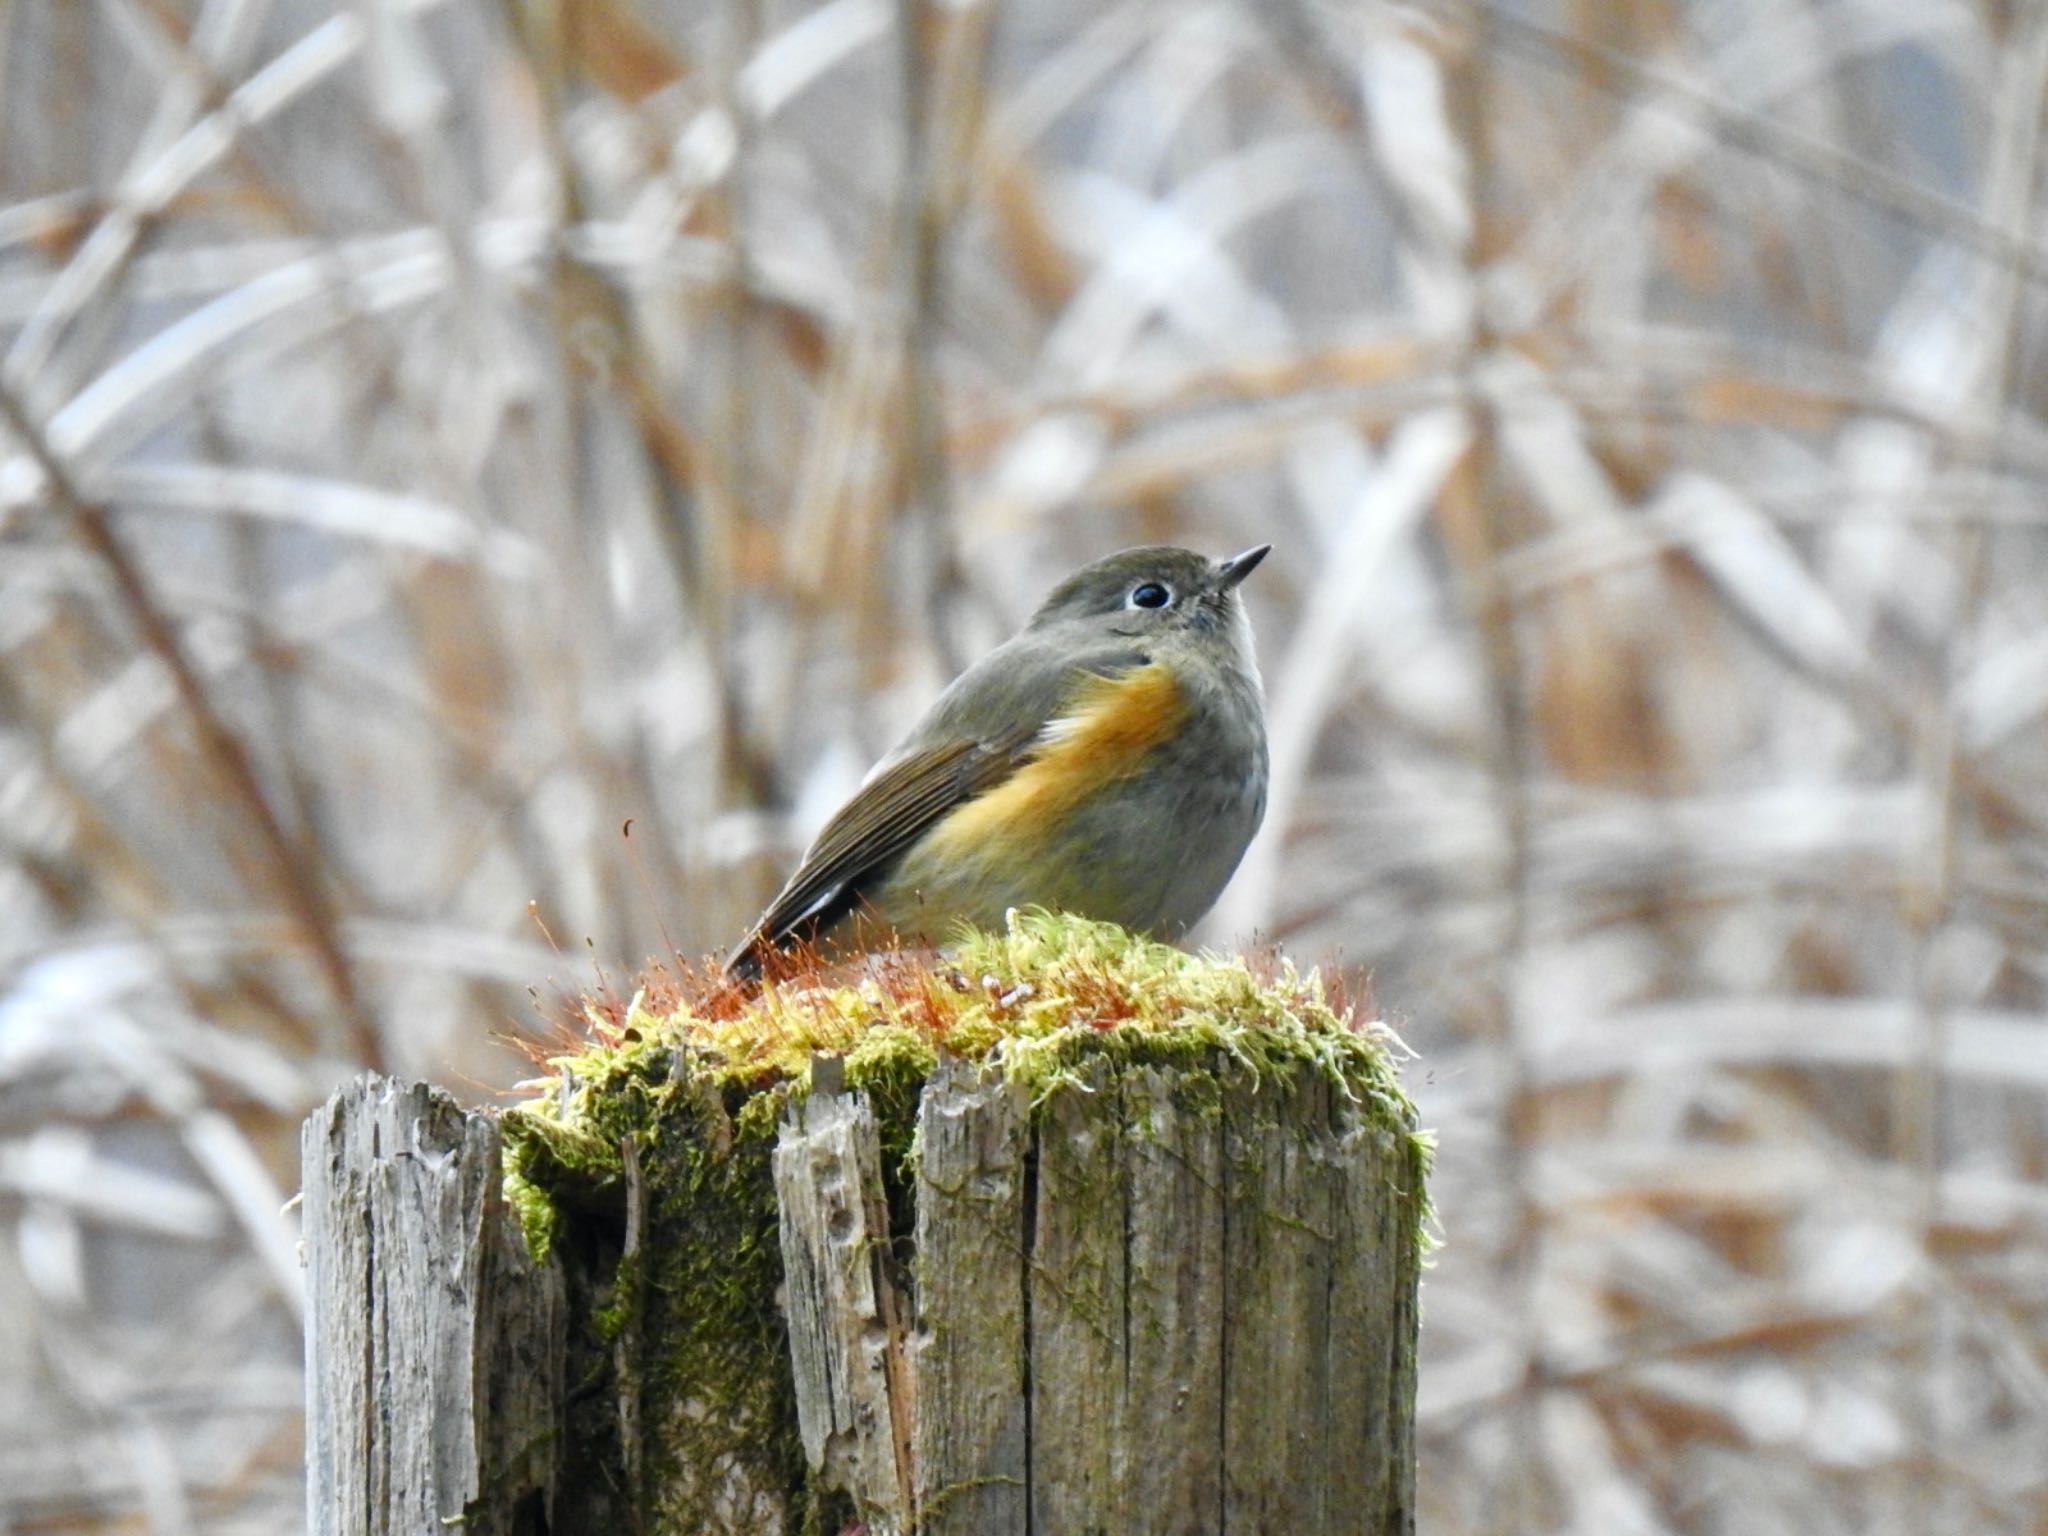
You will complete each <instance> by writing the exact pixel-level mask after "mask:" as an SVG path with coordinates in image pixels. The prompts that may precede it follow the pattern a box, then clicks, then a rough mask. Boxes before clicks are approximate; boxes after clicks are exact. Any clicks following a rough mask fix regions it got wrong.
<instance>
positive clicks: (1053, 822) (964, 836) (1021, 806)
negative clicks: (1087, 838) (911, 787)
mask: <svg viewBox="0 0 2048 1536" xmlns="http://www.w3.org/2000/svg"><path fill="white" fill-rule="evenodd" d="M1186 716H1187V704H1186V702H1185V701H1184V700H1182V698H1181V696H1180V685H1179V684H1178V683H1176V682H1175V681H1174V677H1173V673H1172V672H1171V671H1170V670H1168V669H1167V667H1166V666H1165V665H1163V664H1162V663H1160V662H1156V661H1154V662H1148V663H1147V664H1146V665H1144V666H1142V667H1133V668H1132V669H1131V670H1130V671H1128V672H1122V673H1119V674H1118V675H1117V676H1115V677H1089V678H1086V679H1085V680H1084V681H1083V682H1082V683H1081V686H1080V687H1078V688H1077V689H1075V690H1074V695H1073V697H1072V698H1071V699H1070V700H1068V702H1067V706H1066V708H1065V710H1064V711H1063V712H1062V713H1060V714H1059V715H1057V716H1055V717H1054V718H1053V719H1052V720H1051V721H1049V722H1048V723H1047V725H1046V727H1045V730H1044V731H1043V732H1041V733H1040V735H1039V738H1038V747H1037V749H1036V751H1035V752H1034V753H1033V754H1032V757H1031V759H1030V760H1029V761H1028V762H1026V763H1025V764H1024V766H1023V767H1021V768H1019V769H1018V770H1017V771H1016V772H1015V773H1013V774H1011V775H1010V776H1009V777H1008V778H1007V779H1004V780H1003V781H1002V783H1000V784H998V785H996V786H995V787H994V788H993V789H990V790H988V791H986V792H985V793H983V794H980V795H977V796H975V797H974V798H973V799H972V800H969V801H968V802H967V803H966V804H965V805H963V806H961V807H960V808H959V809H958V810H956V811H954V812H953V814H952V815H950V816H948V817H947V818H946V819H945V820H944V821H942V822H940V823H939V825H938V826H937V827H935V828H933V829H932V832H931V835H930V841H931V843H932V844H933V845H934V846H933V849H932V851H933V852H936V853H942V854H943V853H963V854H964V853H981V854H983V855H986V854H988V853H991V852H994V851H996V850H998V849H1000V848H1001V847H1002V845H1004V844H1005V843H1010V842H1013V841H1022V842H1025V843H1032V844H1035V843H1037V842H1039V841H1041V840H1043V839H1044V838H1046V837H1047V836H1049V835H1050V834H1051V833H1052V832H1053V831H1054V830H1055V829H1056V828H1057V827H1058V826H1059V825H1060V823H1061V822H1063V821H1065V820H1066V818H1067V817H1068V816H1069V815H1070V814H1072V812H1073V810H1074V808H1075V807H1076V806H1078V805H1080V804H1081V802H1082V801H1084V800H1086V799H1087V798H1088V797H1089V795H1091V794H1093V793H1094V792H1095V791H1096V790H1098V789H1101V788H1102V787H1103V785H1104V784H1105V783H1108V782H1110V781H1113V780H1116V779H1120V778H1123V777H1125V776H1126V775H1128V774H1130V773H1132V772H1134V771H1136V769H1137V767H1138V764H1139V763H1140V762H1142V761H1143V760H1144V757H1145V754H1146V753H1147V752H1149V751H1151V750H1152V748H1154V747H1156V746H1158V745H1159V744H1160V743H1161V742H1162V741H1165V740H1167V739H1168V738H1169V737H1170V736H1172V734H1173V732H1174V731H1175V729H1176V728H1177V727H1178V726H1179V725H1180V723H1181V721H1182V720H1183V719H1185V718H1186Z"/></svg>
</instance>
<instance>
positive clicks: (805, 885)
mask: <svg viewBox="0 0 2048 1536" xmlns="http://www.w3.org/2000/svg"><path fill="white" fill-rule="evenodd" d="M1036 734H1037V723H1036V722H1033V724H1032V726H1031V727H1030V728H1028V729H1024V730H1020V731H1017V732H1013V733H1010V734H1009V735H1007V736H1005V737H1004V738H1003V739H1001V740H998V741H993V742H984V741H949V742H946V743H944V744H942V745H940V746H936V747H929V748H926V749H924V750H921V751H913V752H910V753H907V754H906V755H904V756H903V757H902V758H900V759H898V760H897V761H896V762H893V763H890V764H888V765H887V766H885V767H884V768H883V769H882V770H881V771H880V772H879V773H877V774H876V775H875V776H874V777H873V778H872V779H870V780H868V782H867V783H865V784H863V785H862V786H861V787H860V789H859V790H857V791H856V792H855V794H854V796H853V798H852V799H851V800H849V801H847V802H846V804H845V805H844V806H842V807H841V808H840V810H839V813H838V814H837V815H835V816H834V817H833V818H832V819H831V820H830V821H829V822H827V823H826V824H825V829H824V830H823V831H822V832H820V833H819V834H818V838H817V841H816V842H814V843H812V844H811V848H810V852H808V853H807V854H805V855H804V861H803V863H802V864H800V865H798V866H797V870H796V873H795V874H793V875H791V876H790V877H789V883H788V884H787V885H785V886H783V888H782V890H781V892H780V893H779V894H777V896H776V898H775V900H774V901H772V902H770V903H769V905H768V910H767V911H766V912H764V913H762V914H761V920H760V921H759V922H757V923H756V924H755V925H754V928H753V931H752V932H751V933H749V934H748V935H747V936H746V938H744V939H742V940H741V941H740V943H739V944H738V945H737V946H736V947H735V948H734V950H733V952H732V955H731V957H730V958H729V959H728V960H727V961H726V969H727V970H728V971H741V970H748V969H751V968H752V967H751V964H750V962H755V961H758V958H759V955H760V953H761V951H762V950H763V949H768V948H774V947H775V946H777V945H780V944H782V943H785V942H786V941H788V940H789V939H791V938H794V937H797V936H799V935H800V934H802V933H803V932H804V931H806V930H807V929H809V928H812V927H815V926H817V924H818V922H819V921H820V920H824V921H829V920H830V918H832V917H835V916H837V915H838V914H839V913H840V912H842V911H845V910H847V909H848V908H849V907H850V906H851V905H852V903H853V901H854V900H856V899H858V891H857V887H858V886H859V885H860V883H861V882H862V880H863V879H864V878H866V877H867V876H869V875H872V874H875V873H877V872H879V871H880V870H881V869H882V868H883V867H884V866H886V865H887V864H889V863H890V862H891V861H892V860H894V859H895V858H896V857H897V856H898V855H899V854H901V853H903V852H904V850H905V849H907V848H909V847H910V845H911V844H912V843H914V842H916V841H917V839H918V838H919V837H920V836H921V835H922V834H923V833H924V832H925V830H926V829H927V828H929V827H930V826H931V825H932V824H933V823H934V822H936V821H938V820H939V819H940V818H941V817H943V816H944V815H945V814H946V813H947V812H948V811H950V810H951V809H953V807H954V806H956V805H959V804H960V803H961V802H962V801H963V800H968V799H971V798H972V797H973V796H975V795H978V794H980V793H981V792H982V791H983V790H985V789H988V788H989V787H990V786H992V785H994V784H996V783H999V782H1000V781H1001V780H1003V779H1004V778H1007V777H1008V776H1009V775H1010V774H1011V773H1013V772H1014V771H1015V770H1016V768H1017V766H1018V764H1019V763H1020V762H1022V761H1023V759H1024V758H1025V757H1026V756H1027V755H1028V750H1027V749H1028V748H1029V746H1030V744H1031V739H1032V737H1034V736H1035V735H1036Z"/></svg>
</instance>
